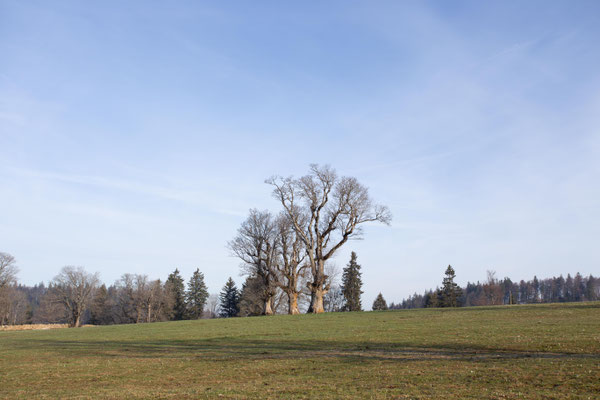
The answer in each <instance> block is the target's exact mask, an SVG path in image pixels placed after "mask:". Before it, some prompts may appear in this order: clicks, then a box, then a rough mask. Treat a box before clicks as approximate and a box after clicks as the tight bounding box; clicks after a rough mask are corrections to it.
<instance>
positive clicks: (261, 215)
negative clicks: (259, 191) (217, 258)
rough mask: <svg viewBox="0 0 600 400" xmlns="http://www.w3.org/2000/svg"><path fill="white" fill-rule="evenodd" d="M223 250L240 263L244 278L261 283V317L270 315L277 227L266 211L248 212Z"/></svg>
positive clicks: (275, 282) (273, 291)
mask: <svg viewBox="0 0 600 400" xmlns="http://www.w3.org/2000/svg"><path fill="white" fill-rule="evenodd" d="M227 247H228V248H229V249H230V250H231V252H232V253H233V255H235V256H236V257H238V258H239V259H240V260H242V262H243V264H242V269H243V271H244V272H245V274H246V275H249V276H255V277H257V278H260V279H261V280H262V287H263V289H262V293H261V296H262V299H263V304H264V310H263V314H264V315H272V314H273V308H272V306H273V298H274V296H275V294H276V292H277V290H276V289H277V267H276V263H277V247H278V237H277V224H276V221H275V219H274V218H273V216H272V215H271V213H270V212H268V211H258V210H256V209H252V210H250V215H249V216H248V218H247V219H246V220H245V221H244V222H243V223H242V225H241V226H240V228H239V229H238V234H237V236H236V237H235V238H234V239H233V240H231V241H230V242H229V243H228V244H227Z"/></svg>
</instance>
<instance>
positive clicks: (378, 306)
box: [373, 293, 388, 311]
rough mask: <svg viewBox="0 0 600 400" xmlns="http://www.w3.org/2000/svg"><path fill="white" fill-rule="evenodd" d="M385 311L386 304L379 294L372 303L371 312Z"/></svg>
mask: <svg viewBox="0 0 600 400" xmlns="http://www.w3.org/2000/svg"><path fill="white" fill-rule="evenodd" d="M387 309H388V306H387V303H386V302H385V299H384V298H383V295H382V294H381V293H379V294H378V295H377V298H376V299H375V301H374V302H373V311H385V310H387Z"/></svg>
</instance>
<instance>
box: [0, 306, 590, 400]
mask: <svg viewBox="0 0 600 400" xmlns="http://www.w3.org/2000/svg"><path fill="white" fill-rule="evenodd" d="M0 397H2V398H32V397H38V398H96V397H99V398H177V399H179V398H213V397H222V398H279V397H280V398H311V399H316V398H420V399H428V398H445V399H454V398H456V399H464V398H477V399H480V398H496V399H512V398H527V399H535V398H544V399H546V398H547V399H550V398H581V399H598V398H600V303H598V302H596V303H572V304H563V305H531V306H508V307H501V306H499V307H479V308H462V309H454V310H441V309H430V310H407V311H385V312H368V313H333V314H323V315H300V316H276V317H256V318H235V319H229V320H201V321H182V322H168V323H155V324H141V325H121V326H105V327H92V328H87V329H53V330H45V331H20V332H11V331H6V332H0Z"/></svg>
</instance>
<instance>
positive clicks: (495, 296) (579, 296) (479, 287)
mask: <svg viewBox="0 0 600 400" xmlns="http://www.w3.org/2000/svg"><path fill="white" fill-rule="evenodd" d="M487 275H488V277H487V280H486V281H485V282H484V283H481V282H477V283H470V282H469V283H467V286H466V287H464V288H462V293H461V295H460V297H459V298H458V306H463V307H470V306H491V305H501V304H533V303H563V302H573V301H595V300H600V278H597V277H594V276H592V275H589V276H587V277H584V276H582V275H581V274H580V273H577V274H575V276H571V274H568V275H567V277H566V278H564V277H563V276H562V275H560V276H558V277H552V278H547V279H538V278H537V277H536V276H534V277H533V279H531V280H529V281H524V280H521V281H519V282H514V281H512V280H511V279H510V278H504V279H497V278H496V276H495V273H494V272H492V271H488V274H487ZM441 296H442V290H441V289H435V290H428V291H426V292H425V293H423V294H417V293H415V294H413V295H412V296H409V297H408V298H407V299H404V300H402V302H401V303H397V304H394V303H392V304H390V306H389V308H391V309H405V308H427V307H443V304H442V302H441V301H440V298H441Z"/></svg>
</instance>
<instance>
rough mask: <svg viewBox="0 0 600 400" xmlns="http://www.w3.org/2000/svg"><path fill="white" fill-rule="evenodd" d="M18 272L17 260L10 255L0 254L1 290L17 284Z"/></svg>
mask: <svg viewBox="0 0 600 400" xmlns="http://www.w3.org/2000/svg"><path fill="white" fill-rule="evenodd" d="M18 271H19V270H18V268H17V265H16V261H15V258H14V257H13V256H11V255H10V254H8V253H3V252H0V289H2V288H3V287H5V286H8V285H10V284H12V283H15V279H16V275H17V272H18Z"/></svg>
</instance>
